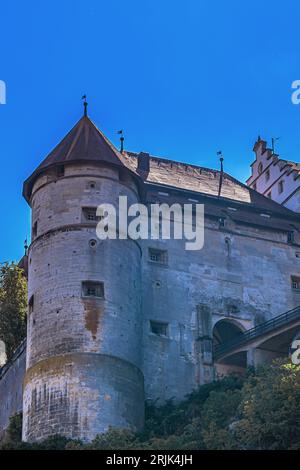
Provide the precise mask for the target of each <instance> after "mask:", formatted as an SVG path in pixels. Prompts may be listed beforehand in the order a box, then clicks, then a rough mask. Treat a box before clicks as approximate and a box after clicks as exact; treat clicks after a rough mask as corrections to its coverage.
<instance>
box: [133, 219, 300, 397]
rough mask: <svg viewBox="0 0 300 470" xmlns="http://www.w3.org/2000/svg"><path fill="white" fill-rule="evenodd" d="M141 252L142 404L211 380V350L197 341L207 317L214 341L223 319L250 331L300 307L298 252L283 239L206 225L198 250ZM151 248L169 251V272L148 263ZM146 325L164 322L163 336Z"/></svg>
mask: <svg viewBox="0 0 300 470" xmlns="http://www.w3.org/2000/svg"><path fill="white" fill-rule="evenodd" d="M226 239H227V241H226ZM228 239H229V240H230V241H229V243H228ZM142 247H143V258H142V259H143V264H142V276H143V287H144V290H143V313H144V374H145V393H146V398H147V399H152V400H155V399H160V400H165V399H169V398H172V397H175V398H176V399H182V398H183V397H184V396H185V395H186V394H188V393H190V392H191V391H192V390H193V389H194V388H196V387H197V386H198V385H199V384H203V383H205V382H208V381H210V380H212V378H213V377H214V372H215V371H214V369H213V365H212V357H211V345H209V342H207V341H206V342H205V340H201V339H199V337H201V336H203V334H202V333H201V331H199V330H200V329H201V325H200V323H201V317H202V315H203V312H204V311H206V313H207V314H208V316H210V320H209V321H210V331H208V334H209V335H210V336H212V330H213V326H214V325H215V324H216V323H217V322H218V321H219V320H221V319H224V318H227V319H229V320H231V321H234V322H236V323H237V324H239V325H240V326H241V327H242V328H243V329H249V328H251V327H253V326H255V325H256V324H258V323H261V322H262V321H265V320H268V319H270V318H271V317H274V316H276V315H278V314H280V313H283V312H285V311H287V310H288V309H290V308H293V307H296V306H297V305H299V304H300V294H299V292H298V291H296V290H295V291H293V289H292V288H291V275H299V274H300V259H299V258H297V257H296V252H297V251H298V250H299V247H298V246H297V245H290V244H288V243H286V235H285V234H284V233H280V232H274V231H271V230H269V231H268V230H267V229H256V228H254V227H251V226H250V225H249V226H248V227H247V226H246V225H244V226H243V225H241V224H233V223H230V222H229V225H228V226H227V230H222V229H219V228H218V222H217V221H215V222H214V221H212V220H209V219H206V229H205V242H204V247H203V249H202V250H200V251H185V249H184V243H183V242H182V241H180V240H168V241H161V240H160V241H151V240H149V241H144V242H143V244H142ZM149 247H152V248H159V249H165V250H167V251H168V263H167V265H160V264H158V263H153V262H152V261H150V260H149V255H148V249H149ZM151 320H155V321H158V322H165V323H168V334H167V335H166V336H159V335H156V334H153V333H152V332H151V324H150V321H151Z"/></svg>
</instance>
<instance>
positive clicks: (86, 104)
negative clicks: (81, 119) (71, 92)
mask: <svg viewBox="0 0 300 470" xmlns="http://www.w3.org/2000/svg"><path fill="white" fill-rule="evenodd" d="M81 99H82V100H83V107H84V111H83V115H84V116H87V107H88V102H87V101H86V95H83V96H82V98H81Z"/></svg>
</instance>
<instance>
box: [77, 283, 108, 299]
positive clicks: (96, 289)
mask: <svg viewBox="0 0 300 470" xmlns="http://www.w3.org/2000/svg"><path fill="white" fill-rule="evenodd" d="M82 296H83V297H97V298H101V299H102V298H104V284H103V282H96V281H84V282H83V283H82Z"/></svg>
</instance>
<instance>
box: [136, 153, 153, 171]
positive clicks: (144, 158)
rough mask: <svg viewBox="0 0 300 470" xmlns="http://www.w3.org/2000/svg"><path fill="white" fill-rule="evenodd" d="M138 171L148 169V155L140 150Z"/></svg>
mask: <svg viewBox="0 0 300 470" xmlns="http://www.w3.org/2000/svg"><path fill="white" fill-rule="evenodd" d="M137 169H138V170H139V171H145V172H148V173H149V171H150V155H149V153H146V152H140V153H139V156H138V167H137Z"/></svg>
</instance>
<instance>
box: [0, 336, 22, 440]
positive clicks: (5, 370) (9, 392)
mask: <svg viewBox="0 0 300 470" xmlns="http://www.w3.org/2000/svg"><path fill="white" fill-rule="evenodd" d="M25 366H26V345H25V343H23V344H22V345H21V346H20V348H18V350H17V351H16V354H15V355H14V357H13V358H12V360H11V361H10V363H8V364H7V365H5V366H3V367H2V369H0V439H1V438H2V437H3V435H4V432H5V429H6V428H7V426H8V424H9V418H10V417H11V416H13V415H14V414H15V413H19V412H21V411H22V388H23V380H24V375H25Z"/></svg>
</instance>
